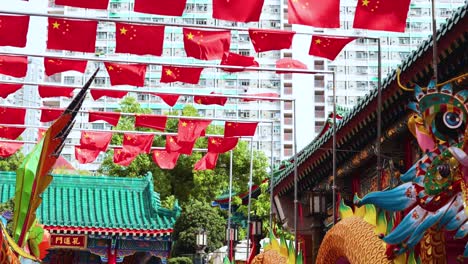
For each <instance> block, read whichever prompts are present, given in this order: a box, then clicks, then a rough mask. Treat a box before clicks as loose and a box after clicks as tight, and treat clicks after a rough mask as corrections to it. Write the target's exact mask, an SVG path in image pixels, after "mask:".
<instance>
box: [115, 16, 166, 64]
mask: <svg viewBox="0 0 468 264" xmlns="http://www.w3.org/2000/svg"><path fill="white" fill-rule="evenodd" d="M115 41H116V45H115V52H116V53H131V54H136V55H155V56H161V55H162V52H163V43H164V26H148V25H138V24H129V23H119V22H118V23H115Z"/></svg>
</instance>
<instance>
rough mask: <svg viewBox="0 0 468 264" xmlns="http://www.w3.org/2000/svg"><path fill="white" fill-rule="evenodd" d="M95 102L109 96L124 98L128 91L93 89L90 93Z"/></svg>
mask: <svg viewBox="0 0 468 264" xmlns="http://www.w3.org/2000/svg"><path fill="white" fill-rule="evenodd" d="M89 93H90V94H91V97H93V100H98V99H100V98H101V97H104V96H107V97H111V98H123V97H124V96H126V95H127V94H128V91H116V90H110V89H107V90H101V89H91V91H90V92H89Z"/></svg>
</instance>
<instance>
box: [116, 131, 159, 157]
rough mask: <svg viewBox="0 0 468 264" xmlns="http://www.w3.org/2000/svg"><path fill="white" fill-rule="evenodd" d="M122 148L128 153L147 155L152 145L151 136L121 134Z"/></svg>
mask: <svg viewBox="0 0 468 264" xmlns="http://www.w3.org/2000/svg"><path fill="white" fill-rule="evenodd" d="M123 136H124V137H123V143H122V147H123V148H124V149H126V150H128V151H135V152H137V153H138V154H139V153H149V152H150V150H151V146H152V145H153V139H154V135H153V134H133V133H124V134H123Z"/></svg>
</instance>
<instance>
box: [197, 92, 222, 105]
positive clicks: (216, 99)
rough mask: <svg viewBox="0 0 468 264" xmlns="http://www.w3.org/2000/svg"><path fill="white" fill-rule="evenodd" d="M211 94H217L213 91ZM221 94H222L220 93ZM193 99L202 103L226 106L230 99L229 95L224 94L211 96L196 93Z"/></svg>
mask: <svg viewBox="0 0 468 264" xmlns="http://www.w3.org/2000/svg"><path fill="white" fill-rule="evenodd" d="M210 94H215V95H216V93H215V92H211V93H210ZM218 95H221V94H218ZM193 100H194V101H195V103H197V104H202V105H220V106H224V105H225V104H226V102H227V100H228V98H227V97H224V96H209V95H196V96H194V97H193Z"/></svg>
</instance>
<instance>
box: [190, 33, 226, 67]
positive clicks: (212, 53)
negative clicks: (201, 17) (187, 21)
mask: <svg viewBox="0 0 468 264" xmlns="http://www.w3.org/2000/svg"><path fill="white" fill-rule="evenodd" d="M183 33H184V49H185V52H186V53H187V56H188V57H193V58H195V59H199V60H220V59H222V58H223V55H224V53H226V52H228V51H229V47H230V46H231V31H229V30H223V31H207V30H200V29H195V28H183Z"/></svg>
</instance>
